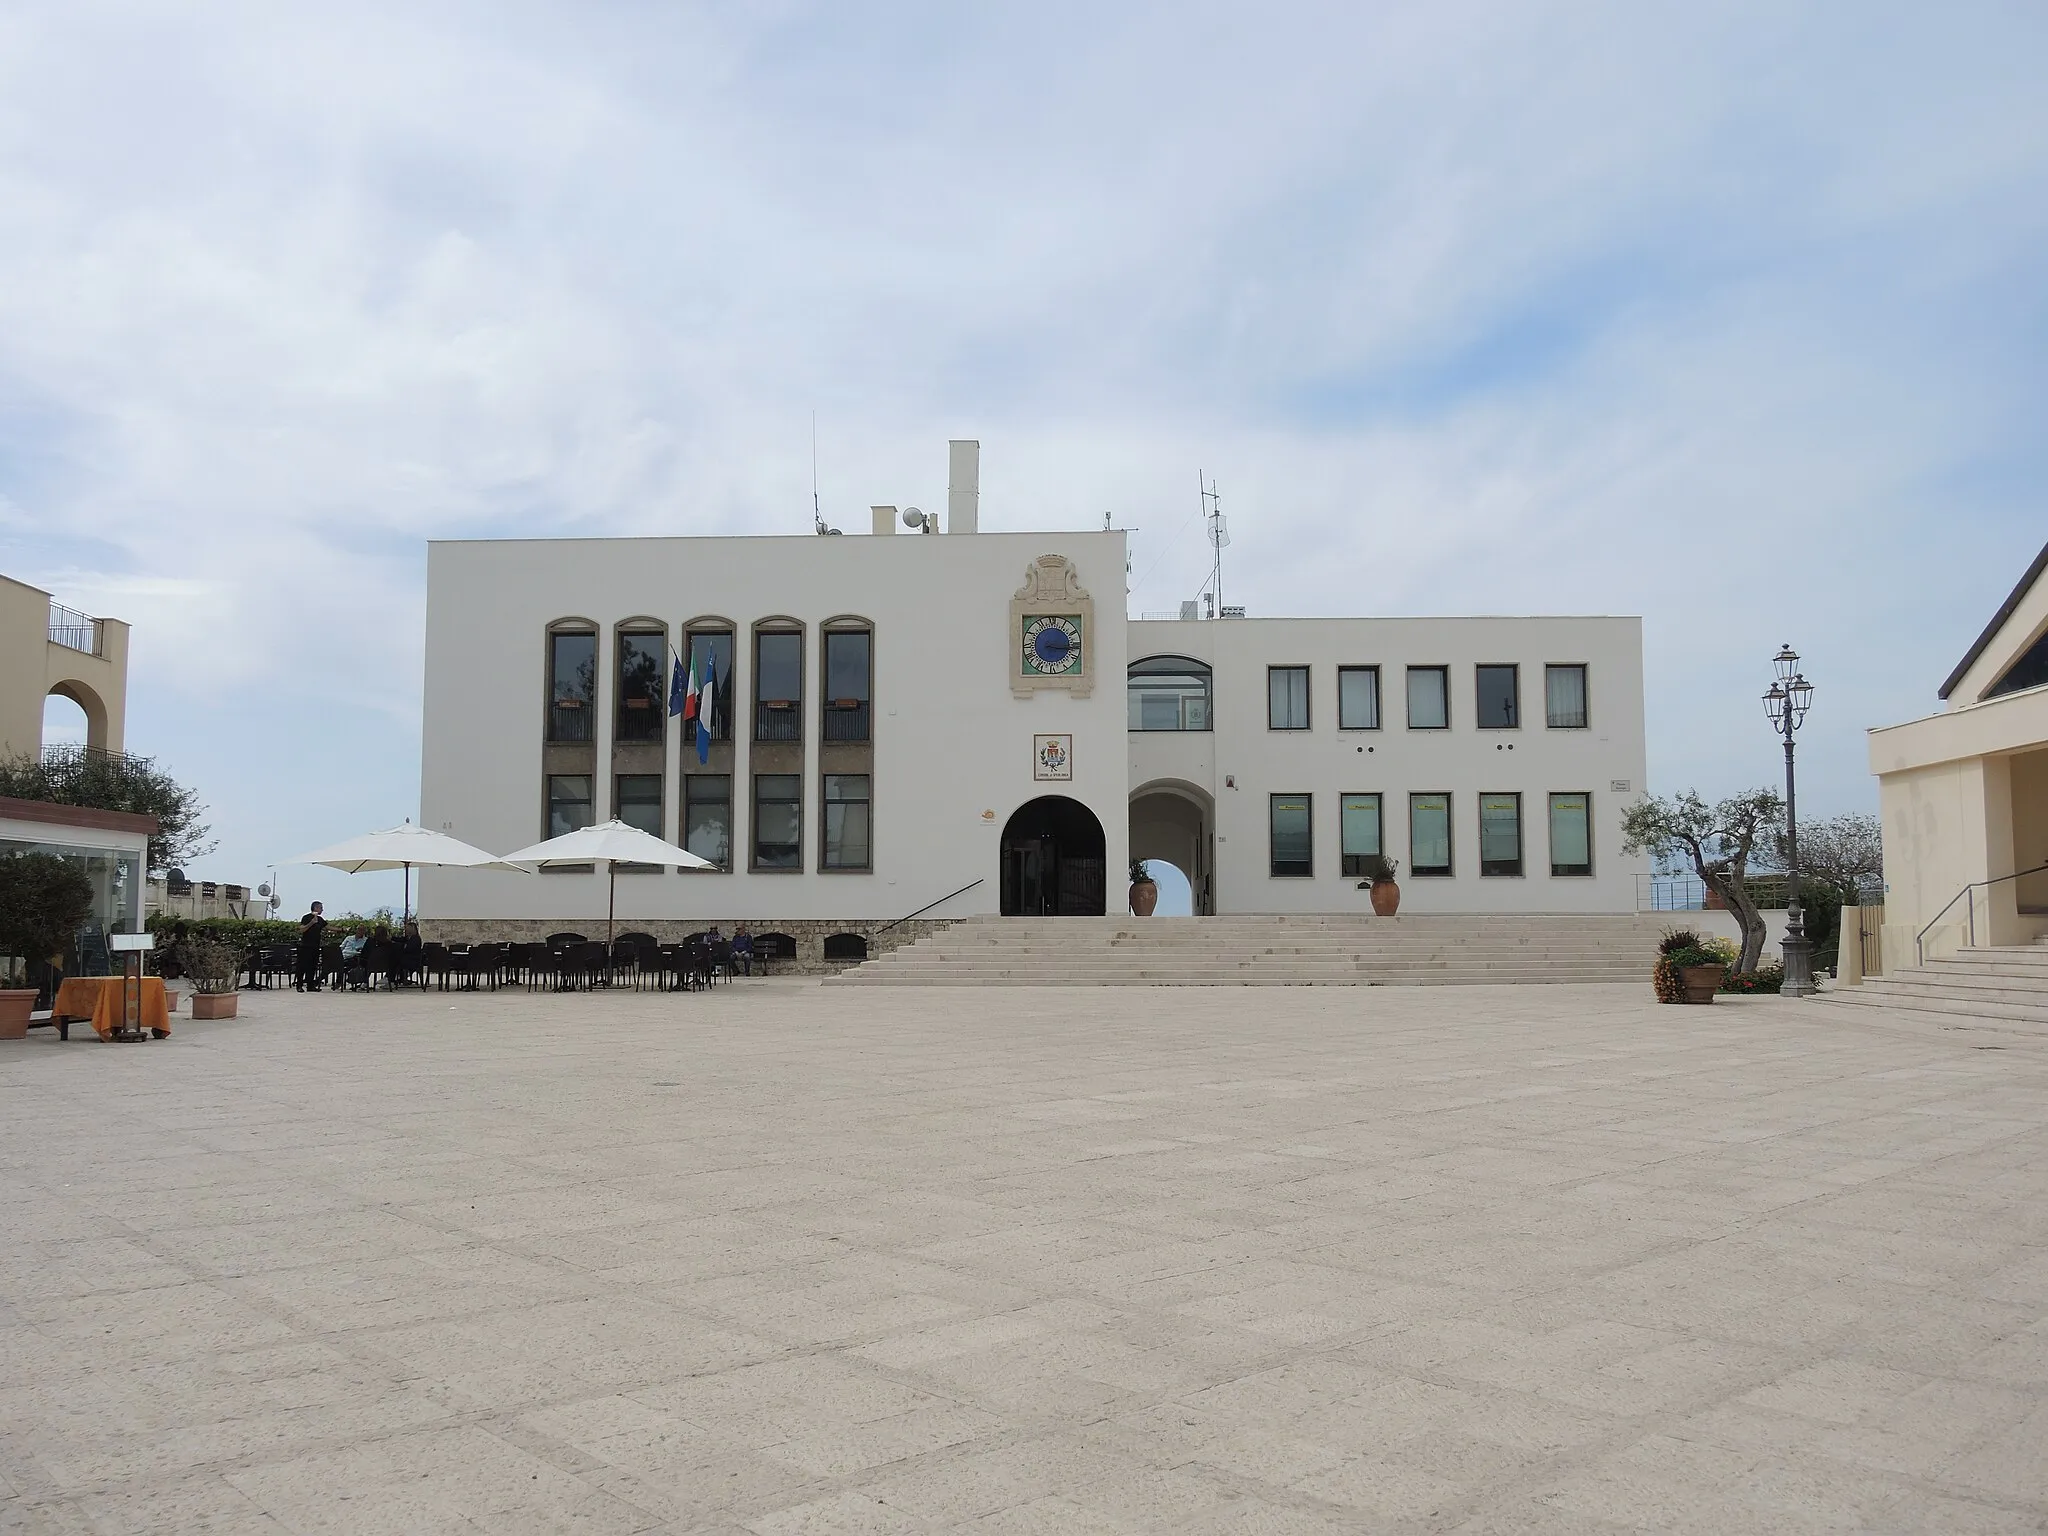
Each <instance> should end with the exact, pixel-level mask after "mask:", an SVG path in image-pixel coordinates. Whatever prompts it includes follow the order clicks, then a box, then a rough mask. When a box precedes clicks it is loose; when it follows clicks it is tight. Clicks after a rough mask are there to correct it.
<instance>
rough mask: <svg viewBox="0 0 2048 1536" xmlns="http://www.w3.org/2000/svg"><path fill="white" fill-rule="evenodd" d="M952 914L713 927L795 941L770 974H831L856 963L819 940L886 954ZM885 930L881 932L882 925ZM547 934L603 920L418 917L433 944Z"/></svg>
mask: <svg viewBox="0 0 2048 1536" xmlns="http://www.w3.org/2000/svg"><path fill="white" fill-rule="evenodd" d="M957 921H959V919H957V918H950V917H913V918H911V919H910V920H909V921H908V922H898V923H896V924H895V925H894V926H891V924H890V923H889V922H887V921H886V920H883V919H879V918H877V919H868V918H849V919H847V920H845V921H843V922H840V921H833V920H829V919H824V920H821V919H817V918H801V919H795V920H790V921H784V922H778V921H777V920H776V919H774V918H772V917H763V918H753V917H740V918H735V919H733V920H732V922H726V921H724V920H720V922H719V924H718V928H719V931H720V932H721V933H723V934H725V935H726V936H727V937H728V938H730V937H731V936H732V930H733V927H734V925H735V924H736V923H745V924H746V925H747V931H748V932H750V933H753V934H757V935H758V934H763V933H786V934H788V935H789V936H790V937H791V938H792V939H794V940H795V941H796V959H795V961H794V962H791V961H787V960H785V961H780V962H778V963H777V964H776V966H775V968H774V972H773V974H775V975H777V976H831V975H835V974H837V973H838V972H840V971H843V970H845V969H847V968H848V967H849V966H854V965H858V964H860V962H859V961H858V960H827V959H826V958H825V940H827V939H828V938H832V937H834V936H835V935H838V934H844V933H854V934H859V935H860V936H861V937H862V938H864V939H866V940H867V941H868V958H869V959H870V960H872V959H874V958H875V956H877V955H886V954H888V953H889V951H890V950H892V949H901V948H902V947H903V946H904V945H906V944H912V943H915V942H916V941H917V940H919V939H921V938H924V937H925V936H926V935H927V934H933V933H937V932H938V931H939V930H940V929H942V928H950V927H952V926H953V924H954V923H955V922H957ZM704 927H705V924H704V922H703V921H702V920H701V919H695V920H691V921H670V922H657V921H650V920H645V919H636V920H634V921H632V922H627V921H625V920H623V919H621V920H620V922H619V923H618V924H617V926H616V929H615V931H616V932H618V933H651V934H653V935H654V937H655V938H656V939H658V940H659V941H660V942H662V943H663V944H676V943H680V942H681V941H682V940H683V939H685V938H687V937H689V936H690V935H691V934H693V933H702V932H703V931H704ZM884 929H887V930H888V931H887V932H886V933H885V932H883V931H882V930H884ZM551 933H580V934H583V935H584V936H585V937H587V938H592V939H602V938H603V937H604V924H603V923H593V922H591V921H590V920H589V919H588V918H581V919H578V918H499V917H429V918H422V919H421V920H420V937H421V938H423V939H425V940H427V941H428V942H429V943H433V944H537V943H539V942H541V941H542V940H543V939H545V938H547V936H548V935H549V934H551Z"/></svg>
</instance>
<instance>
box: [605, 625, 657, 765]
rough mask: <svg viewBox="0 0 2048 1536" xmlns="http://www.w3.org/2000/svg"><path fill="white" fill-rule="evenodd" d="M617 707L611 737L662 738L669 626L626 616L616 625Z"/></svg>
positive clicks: (632, 739)
mask: <svg viewBox="0 0 2048 1536" xmlns="http://www.w3.org/2000/svg"><path fill="white" fill-rule="evenodd" d="M618 651H619V677H618V688H619V694H618V697H619V710H618V720H617V722H616V723H615V725H614V726H613V732H614V734H613V738H612V739H613V740H614V741H621V742H629V741H655V742H658V741H660V740H661V732H662V722H663V720H665V719H666V718H667V716H666V713H665V711H664V709H663V704H664V701H665V700H666V699H667V697H668V626H667V625H665V624H661V623H659V622H657V621H655V620H651V619H628V620H627V621H626V622H625V623H623V624H621V625H620V626H619V634H618Z"/></svg>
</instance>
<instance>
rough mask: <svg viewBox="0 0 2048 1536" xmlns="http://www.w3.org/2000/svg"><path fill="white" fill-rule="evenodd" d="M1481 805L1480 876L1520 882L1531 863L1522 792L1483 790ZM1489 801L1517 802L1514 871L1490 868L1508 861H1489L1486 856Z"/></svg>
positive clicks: (1479, 794) (1478, 797) (1480, 797)
mask: <svg viewBox="0 0 2048 1536" xmlns="http://www.w3.org/2000/svg"><path fill="white" fill-rule="evenodd" d="M1477 799H1478V803H1479V875H1480V878H1481V879H1483V880H1519V879H1521V878H1522V877H1523V874H1524V872H1525V871H1526V870H1527V868H1528V863H1529V832H1528V828H1527V827H1526V826H1525V825H1524V824H1523V821H1522V792H1521V791H1520V790H1519V789H1482V790H1480V791H1479V792H1478V795H1477ZM1489 800H1512V801H1514V802H1515V857H1514V860H1513V863H1514V868H1513V869H1500V868H1490V867H1489V866H1491V865H1502V864H1506V863H1508V862H1509V861H1508V860H1506V859H1489V858H1487V856H1486V802H1487V801H1489Z"/></svg>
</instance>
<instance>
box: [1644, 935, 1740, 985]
mask: <svg viewBox="0 0 2048 1536" xmlns="http://www.w3.org/2000/svg"><path fill="white" fill-rule="evenodd" d="M1727 976H1728V960H1727V957H1726V956H1725V955H1723V954H1722V952H1721V950H1720V948H1719V947H1718V946H1717V945H1716V944H1715V942H1714V941H1713V940H1711V939H1703V938H1701V937H1700V936H1699V934H1697V933H1695V932H1694V931H1693V930H1692V929H1690V928H1673V929H1670V930H1669V931H1667V932H1666V933H1665V935H1664V937H1663V938H1662V939H1661V940H1659V941H1658V944H1657V965H1656V969H1655V970H1654V971H1653V972H1652V982H1653V984H1654V985H1655V987H1656V989H1657V1001H1658V1002H1660V1003H1711V1002H1712V1001H1713V1000H1714V994H1715V993H1716V992H1718V991H1720V990H1721V983H1722V982H1723V981H1724V980H1726V979H1727Z"/></svg>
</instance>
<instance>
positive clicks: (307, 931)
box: [292, 901, 327, 992]
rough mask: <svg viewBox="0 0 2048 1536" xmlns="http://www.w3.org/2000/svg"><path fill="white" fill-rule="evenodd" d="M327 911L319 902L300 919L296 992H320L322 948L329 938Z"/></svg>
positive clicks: (295, 979) (294, 988)
mask: <svg viewBox="0 0 2048 1536" xmlns="http://www.w3.org/2000/svg"><path fill="white" fill-rule="evenodd" d="M326 911H327V909H326V908H325V907H323V906H322V905H321V904H320V903H319V902H317V901H316V902H314V903H313V910H312V911H310V912H308V913H307V914H306V915H305V916H304V917H302V918H300V919H299V949H298V954H297V955H296V957H295V958H296V960H297V962H298V964H297V966H296V967H295V972H296V974H295V975H294V977H293V979H292V990H293V991H295V992H318V991H319V990H320V946H321V945H322V944H323V943H324V942H326V938H327V918H326V915H325V914H326Z"/></svg>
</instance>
